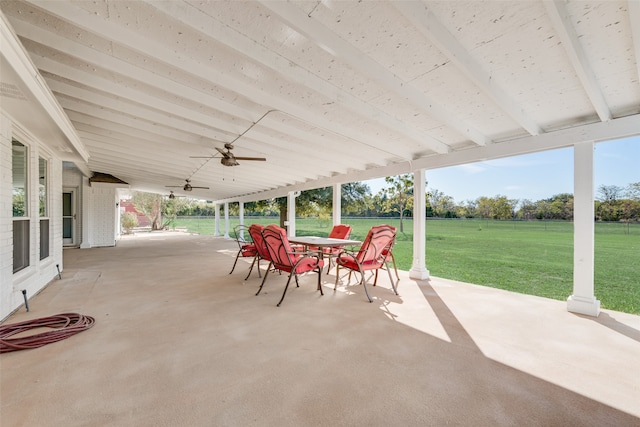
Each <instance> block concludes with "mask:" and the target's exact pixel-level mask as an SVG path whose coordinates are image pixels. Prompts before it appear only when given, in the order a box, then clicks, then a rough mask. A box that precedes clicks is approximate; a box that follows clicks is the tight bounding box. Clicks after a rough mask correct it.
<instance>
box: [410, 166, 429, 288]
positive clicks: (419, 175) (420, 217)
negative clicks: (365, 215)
mask: <svg viewBox="0 0 640 427" xmlns="http://www.w3.org/2000/svg"><path fill="white" fill-rule="evenodd" d="M426 194H427V191H426V184H425V173H424V169H420V170H417V171H415V172H413V264H412V265H411V270H409V277H411V278H412V279H416V280H425V279H428V278H429V270H427V268H426V265H425V256H426V240H427V238H426V235H425V226H426V223H427V221H426V217H427V205H426V201H425V198H426Z"/></svg>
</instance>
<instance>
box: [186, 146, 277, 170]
mask: <svg viewBox="0 0 640 427" xmlns="http://www.w3.org/2000/svg"><path fill="white" fill-rule="evenodd" d="M215 149H216V150H218V152H219V153H220V154H221V155H222V157H221V158H220V163H222V164H223V165H224V166H238V165H239V164H240V163H238V160H251V161H259V162H265V161H266V160H267V159H266V158H264V157H246V156H236V155H235V154H233V152H232V151H231V150H233V145H232V144H231V143H228V142H227V143H226V144H224V149H222V148H218V147H215ZM215 157H216V156H204V157H202V156H192V158H200V159H212V158H215Z"/></svg>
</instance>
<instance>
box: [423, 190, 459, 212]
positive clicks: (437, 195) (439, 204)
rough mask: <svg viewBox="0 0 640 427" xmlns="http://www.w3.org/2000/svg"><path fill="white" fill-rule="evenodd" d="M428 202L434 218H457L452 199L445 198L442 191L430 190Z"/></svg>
mask: <svg viewBox="0 0 640 427" xmlns="http://www.w3.org/2000/svg"><path fill="white" fill-rule="evenodd" d="M428 202H429V205H430V206H431V209H433V215H434V216H437V217H441V218H455V217H456V216H458V215H457V212H456V205H455V203H454V201H453V197H451V196H447V195H446V194H444V193H443V192H442V191H439V190H435V189H434V190H431V191H430V192H429V200H428Z"/></svg>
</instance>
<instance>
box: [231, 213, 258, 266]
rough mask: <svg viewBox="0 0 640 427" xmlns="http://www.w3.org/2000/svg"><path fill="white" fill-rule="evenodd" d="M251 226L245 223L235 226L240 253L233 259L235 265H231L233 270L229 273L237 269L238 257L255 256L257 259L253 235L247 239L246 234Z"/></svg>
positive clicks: (235, 236)
mask: <svg viewBox="0 0 640 427" xmlns="http://www.w3.org/2000/svg"><path fill="white" fill-rule="evenodd" d="M248 231H249V227H247V226H246V225H244V224H239V225H236V226H235V227H234V228H233V235H234V238H235V240H236V242H237V243H238V253H237V254H236V259H235V260H234V261H233V267H231V271H230V272H229V274H231V273H233V270H235V269H236V264H238V258H240V257H241V256H242V257H246V258H248V257H253V258H254V259H255V255H256V253H257V250H256V246H255V245H254V244H253V241H252V240H251V237H249V240H246V239H245V234H248Z"/></svg>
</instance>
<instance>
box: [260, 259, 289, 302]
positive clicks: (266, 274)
mask: <svg viewBox="0 0 640 427" xmlns="http://www.w3.org/2000/svg"><path fill="white" fill-rule="evenodd" d="M271 264H272V263H269V267H268V268H267V272H266V273H264V278H263V279H262V283H260V287H259V288H258V292H256V295H258V294H259V293H260V291H261V290H262V287H263V286H264V282H265V281H266V280H267V276H268V275H269V270H270V269H271ZM287 284H288V283H287Z"/></svg>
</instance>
